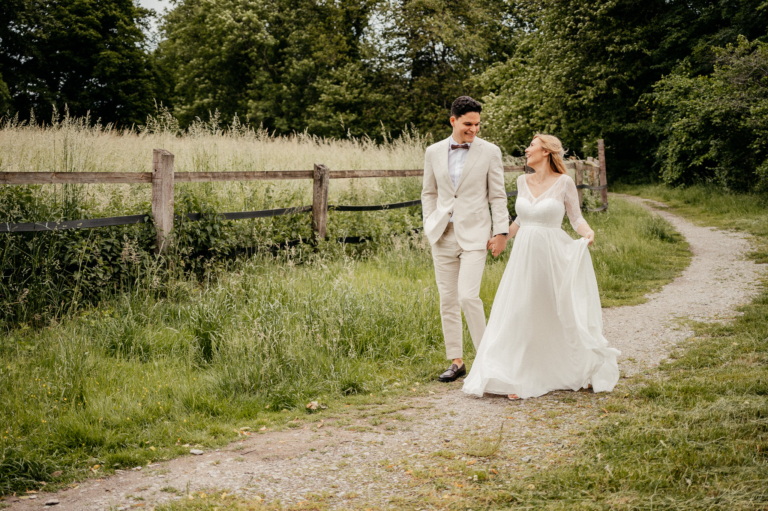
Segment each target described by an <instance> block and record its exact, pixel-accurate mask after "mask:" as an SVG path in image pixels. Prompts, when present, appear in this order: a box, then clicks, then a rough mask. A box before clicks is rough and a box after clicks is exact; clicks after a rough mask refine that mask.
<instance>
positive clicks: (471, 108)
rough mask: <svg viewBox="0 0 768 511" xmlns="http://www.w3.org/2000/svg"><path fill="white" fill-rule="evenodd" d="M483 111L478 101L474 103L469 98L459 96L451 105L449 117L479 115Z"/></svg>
mask: <svg viewBox="0 0 768 511" xmlns="http://www.w3.org/2000/svg"><path fill="white" fill-rule="evenodd" d="M482 111H483V105H481V104H480V102H479V101H475V100H474V99H472V98H470V97H469V96H459V97H458V98H456V99H455V100H454V102H453V104H452V105H451V115H452V116H453V117H455V118H457V119H458V118H459V117H461V116H462V115H464V114H467V113H469V112H477V113H480V112H482Z"/></svg>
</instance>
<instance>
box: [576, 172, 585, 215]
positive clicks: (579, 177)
mask: <svg viewBox="0 0 768 511" xmlns="http://www.w3.org/2000/svg"><path fill="white" fill-rule="evenodd" d="M575 167H576V186H580V185H583V184H584V162H583V161H577V162H576V165H575ZM577 190H578V192H579V207H582V206H583V205H584V190H582V189H581V188H577Z"/></svg>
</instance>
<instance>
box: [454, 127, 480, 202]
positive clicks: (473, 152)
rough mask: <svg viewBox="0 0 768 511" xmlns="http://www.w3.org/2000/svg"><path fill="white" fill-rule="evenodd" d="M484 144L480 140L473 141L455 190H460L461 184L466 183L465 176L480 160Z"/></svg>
mask: <svg viewBox="0 0 768 511" xmlns="http://www.w3.org/2000/svg"><path fill="white" fill-rule="evenodd" d="M484 145H485V144H484V143H483V141H482V140H481V139H479V138H478V139H475V141H474V142H473V143H472V144H471V145H470V146H469V153H467V161H465V162H464V169H463V170H462V171H461V177H460V178H459V184H458V185H456V189H457V190H458V189H459V188H461V184H462V183H463V182H464V181H466V179H467V176H468V175H469V173H470V172H472V168H473V167H474V166H475V163H477V160H478V159H479V158H480V154H481V153H482V152H483V146H484Z"/></svg>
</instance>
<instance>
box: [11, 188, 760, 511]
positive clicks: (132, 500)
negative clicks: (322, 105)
mask: <svg viewBox="0 0 768 511" xmlns="http://www.w3.org/2000/svg"><path fill="white" fill-rule="evenodd" d="M624 198H625V199H626V200H630V201H633V202H638V203H643V204H645V205H646V207H650V206H648V202H649V201H644V200H643V199H638V198H635V197H624ZM654 205H655V206H656V208H655V209H656V210H657V211H658V213H659V214H660V215H661V216H662V217H664V218H665V219H666V220H668V221H669V222H671V223H672V224H673V225H674V226H675V228H676V229H677V230H678V231H679V232H680V233H682V234H683V236H685V238H686V239H687V240H688V242H689V243H690V247H691V251H692V252H693V260H692V263H691V265H690V267H689V268H688V269H686V270H685V272H684V273H683V275H682V276H680V277H679V278H677V279H676V280H675V281H674V282H672V283H670V284H669V285H667V286H666V287H664V289H663V290H661V291H660V292H659V293H657V294H655V295H653V296H651V297H649V300H648V302H647V303H645V304H642V305H637V306H631V307H619V308H612V309H604V311H603V317H604V322H605V336H606V337H607V338H608V339H609V340H610V342H611V344H612V345H613V346H615V347H616V348H618V349H620V350H621V351H622V356H621V358H620V360H619V365H620V368H621V370H622V371H623V373H624V375H625V377H627V376H629V375H632V374H635V373H637V372H638V371H641V370H643V369H645V368H648V367H652V366H655V365H657V364H658V363H659V361H660V360H662V359H663V358H664V357H665V356H666V355H667V354H668V353H669V351H670V350H671V349H672V347H673V346H674V345H675V343H677V342H678V341H680V340H682V339H684V338H686V337H688V336H690V335H691V331H690V330H689V329H688V328H687V327H685V324H684V321H683V320H684V319H686V318H689V319H693V320H698V321H719V320H725V319H728V318H730V317H733V316H734V314H736V313H735V312H734V308H735V307H736V306H737V305H740V304H744V303H746V302H748V301H749V300H750V298H751V297H752V296H753V295H754V294H755V292H756V291H757V284H756V282H757V281H758V278H759V272H760V271H761V268H760V266H757V265H755V264H753V263H752V262H750V261H746V260H744V257H743V256H744V254H745V252H747V251H748V250H749V243H748V241H747V239H746V238H747V237H746V236H744V235H742V234H739V233H733V232H727V231H718V230H714V229H711V228H707V227H699V226H696V225H694V224H692V223H690V222H688V221H686V220H684V219H682V218H680V217H678V216H676V215H674V214H672V213H669V212H667V211H664V206H663V205H661V204H654ZM602 399H604V398H603V397H601V396H600V395H595V394H592V393H588V392H576V393H574V392H557V393H553V394H550V395H547V396H544V397H542V398H538V399H531V400H527V401H522V402H514V403H512V402H509V401H508V400H506V399H504V398H498V397H496V398H485V399H475V398H469V397H466V396H464V395H463V394H462V393H461V391H460V382H457V383H453V384H447V385H444V384H443V385H441V384H437V383H434V384H429V385H426V386H420V387H418V388H414V397H413V398H412V399H409V400H402V399H400V400H391V399H390V400H388V399H386V398H382V399H381V400H380V401H379V402H378V404H372V405H361V406H357V407H355V408H351V409H350V411H349V412H348V413H346V414H342V415H337V417H336V418H334V417H324V418H323V417H322V415H319V416H317V417H318V419H317V420H318V421H320V418H323V421H322V422H312V423H301V424H299V427H298V428H295V429H286V430H283V431H272V432H269V431H268V432H263V433H262V434H254V435H251V436H249V437H248V438H247V439H246V440H243V441H241V442H238V443H234V444H231V445H229V446H228V447H226V448H224V449H222V450H220V451H212V452H206V453H204V454H203V455H200V456H187V457H184V458H179V459H175V460H171V461H168V462H164V463H160V464H156V465H150V466H147V467H143V468H142V469H141V470H140V471H139V470H134V471H119V472H118V473H117V474H116V475H114V476H111V477H108V478H105V479H103V480H102V479H99V480H89V481H86V482H84V483H83V484H81V485H80V486H78V487H73V488H70V489H68V490H67V491H62V492H59V493H57V494H39V495H38V496H37V498H36V499H34V500H33V499H24V500H21V499H18V498H11V499H9V501H10V502H11V509H13V510H30V509H40V508H42V507H44V505H45V503H46V502H47V501H49V500H51V499H55V500H57V501H58V502H59V504H58V505H56V506H55V508H54V509H66V510H91V509H94V510H95V509H129V508H132V507H140V508H142V509H152V508H153V507H154V506H155V505H156V504H158V503H162V502H170V501H173V500H178V499H182V498H184V499H186V498H189V493H192V494H193V496H195V497H196V498H200V492H209V493H210V491H212V490H213V489H219V490H222V489H226V490H227V491H228V492H230V493H232V494H235V495H239V496H243V497H247V498H250V499H253V500H262V501H264V502H274V501H275V500H279V501H280V502H282V503H283V504H285V505H291V504H297V503H299V502H302V501H305V500H314V501H318V500H320V501H323V503H324V505H327V506H328V507H330V508H332V509H360V508H365V507H375V508H382V509H403V508H418V507H419V503H420V501H421V499H423V497H424V495H431V496H434V497H438V498H450V497H451V492H452V491H453V489H451V488H435V486H434V485H432V486H424V485H422V484H420V483H419V480H418V478H416V477H415V476H414V475H413V474H414V472H418V470H419V469H421V468H424V467H425V466H426V465H429V464H432V465H434V463H435V459H440V457H441V456H442V457H445V458H451V457H454V456H455V459H454V461H456V460H462V459H463V458H464V457H467V458H469V457H468V456H467V455H466V454H465V453H466V452H467V451H468V450H469V451H471V450H472V449H473V448H477V446H478V445H481V444H478V442H481V441H482V439H483V438H484V437H485V436H486V435H487V434H488V433H489V432H498V430H499V428H500V427H501V425H502V423H504V428H505V429H504V441H503V444H502V447H501V449H500V451H499V453H498V454H497V456H496V457H495V458H494V460H495V461H494V462H493V467H494V468H497V469H498V470H499V471H500V472H501V471H510V472H515V471H520V470H523V469H525V468H527V467H533V468H537V467H542V466H546V465H549V464H557V463H565V462H567V460H568V457H569V456H570V455H571V454H572V452H573V451H574V450H575V449H576V448H577V447H578V444H577V442H578V440H577V437H576V436H575V433H576V432H577V431H578V430H579V429H580V426H581V425H582V424H584V423H586V422H587V421H589V420H591V419H593V418H594V417H595V416H596V415H599V414H600V413H602V412H600V409H601V406H600V401H601V400H602ZM469 463H474V462H471V461H469ZM469 463H468V464H469ZM481 463H486V464H487V462H481ZM478 466H479V465H478ZM487 468H489V469H490V468H491V467H490V466H488V467H487Z"/></svg>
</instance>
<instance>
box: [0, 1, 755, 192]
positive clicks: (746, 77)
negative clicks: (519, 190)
mask: <svg viewBox="0 0 768 511" xmlns="http://www.w3.org/2000/svg"><path fill="white" fill-rule="evenodd" d="M154 15H155V14H154V13H153V12H152V11H149V10H147V9H142V8H140V7H138V6H137V5H135V4H134V3H133V1H132V0H5V1H4V2H3V3H2V4H0V18H2V20H3V23H2V25H0V44H1V45H2V46H1V47H0V50H1V51H0V111H3V112H9V113H10V114H11V115H14V114H18V115H19V116H20V117H21V118H26V117H29V116H30V115H31V112H32V111H34V114H35V115H36V116H38V118H43V119H45V118H46V117H49V116H51V115H52V114H53V107H54V106H55V107H56V108H57V109H58V110H59V111H62V110H63V109H64V107H65V105H66V107H67V108H68V111H69V112H70V113H71V114H73V115H80V116H82V115H85V114H86V113H89V112H90V116H91V118H92V119H93V120H94V121H96V120H100V121H101V122H102V123H114V124H116V125H117V126H119V127H128V126H131V125H140V124H143V123H145V122H146V119H147V116H148V115H150V114H153V113H154V112H155V109H156V108H157V105H159V104H162V105H164V106H166V107H168V108H169V109H170V111H171V112H172V113H173V115H174V116H175V117H176V118H177V119H178V120H179V122H180V125H181V126H182V127H184V126H186V125H189V124H190V123H191V122H192V121H193V120H194V119H195V118H197V117H200V118H207V117H208V116H209V115H210V113H211V112H215V111H218V112H219V115H220V117H221V119H223V120H225V121H230V122H231V121H232V120H233V119H235V118H238V119H239V121H241V122H242V121H244V120H247V121H248V122H250V123H252V124H255V125H261V126H263V127H264V128H267V129H269V130H270V131H273V132H275V133H278V134H286V133H291V132H294V131H304V130H308V131H309V132H310V133H313V134H317V135H320V136H329V137H347V136H364V135H367V136H370V137H372V138H375V139H383V138H384V137H387V136H390V135H394V136H397V134H398V133H399V132H400V131H401V130H403V129H410V128H415V129H417V130H419V131H420V132H422V133H432V134H433V135H434V136H435V137H442V136H445V135H447V133H448V129H447V128H448V122H447V119H448V111H449V106H450V103H451V101H452V99H453V98H455V97H456V96H459V95H463V94H467V95H472V96H475V97H477V98H479V99H482V101H483V102H484V104H485V108H486V110H485V118H484V128H483V136H485V137H486V138H489V139H491V140H493V141H494V142H497V143H499V144H500V145H502V146H503V147H504V149H505V150H506V151H508V152H509V153H512V154H520V151H521V150H522V148H523V146H524V145H525V144H527V141H528V140H530V138H531V136H532V135H533V134H534V133H535V132H549V133H553V134H555V135H557V136H559V137H560V138H561V139H562V140H563V141H564V143H565V145H566V146H567V147H568V148H569V149H570V154H573V155H577V156H583V155H585V154H594V153H595V147H594V145H595V141H596V140H597V139H598V138H604V139H605V140H606V144H607V153H608V158H609V160H610V161H611V174H612V176H613V178H614V179H616V180H620V181H628V182H645V181H652V180H659V179H660V180H663V181H664V182H667V183H670V184H673V185H687V184H691V183H698V182H708V183H713V184H715V185H717V186H721V187H724V188H727V189H733V190H739V191H765V190H768V154H766V152H765V151H766V149H768V147H766V143H765V142H764V140H765V136H764V135H765V133H766V131H768V102H767V101H768V96H767V95H766V91H767V90H768V83H766V80H768V70H767V69H768V50H766V43H767V42H768V2H766V1H765V0H687V1H681V0H521V1H518V2H514V3H513V2H510V1H507V0H463V1H458V0H333V1H332V0H178V1H177V2H176V3H175V5H174V8H173V9H172V10H170V12H169V13H167V15H164V16H162V18H161V19H160V27H161V34H160V35H161V37H160V38H159V42H158V43H157V44H156V45H155V44H152V43H153V42H152V41H150V40H149V39H148V36H147V35H146V34H147V29H148V27H149V23H150V20H151V18H152V17H153V16H154Z"/></svg>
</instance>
